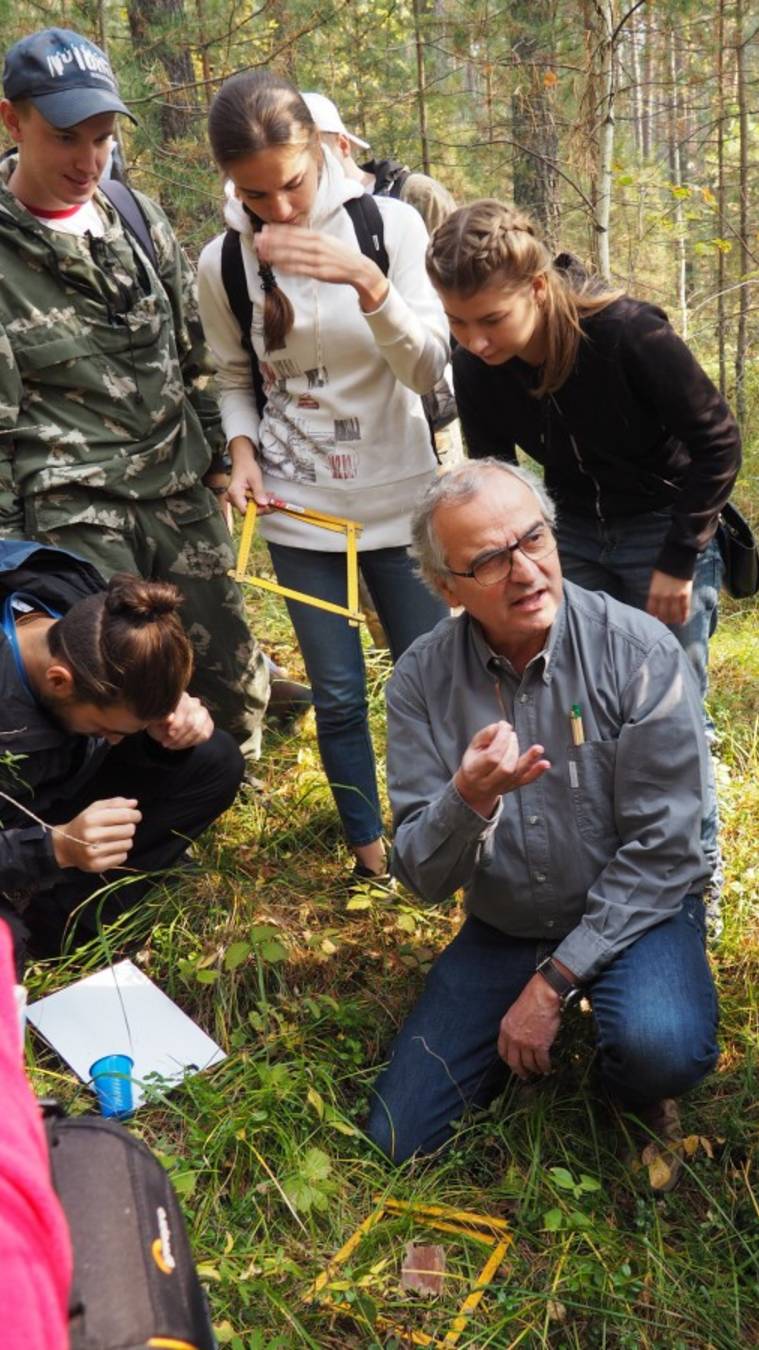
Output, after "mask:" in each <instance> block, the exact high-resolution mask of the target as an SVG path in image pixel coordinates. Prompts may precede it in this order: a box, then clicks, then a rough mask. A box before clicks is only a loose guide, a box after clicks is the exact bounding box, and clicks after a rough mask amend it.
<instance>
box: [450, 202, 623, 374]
mask: <svg viewBox="0 0 759 1350" xmlns="http://www.w3.org/2000/svg"><path fill="white" fill-rule="evenodd" d="M427 272H428V274H429V277H430V280H431V282H432V284H433V286H436V287H437V288H438V290H442V291H451V292H453V293H454V294H456V295H460V296H461V297H462V298H464V299H469V298H470V297H471V296H473V295H475V294H476V292H477V291H479V290H481V289H482V287H484V286H491V285H498V284H500V285H502V286H503V287H504V289H505V290H507V291H510V290H516V289H518V288H519V287H520V286H524V285H527V284H528V283H529V282H531V281H533V280H534V279H535V277H539V276H543V277H545V281H546V290H545V301H544V313H545V338H546V359H545V362H544V363H543V367H542V371H541V379H540V382H539V384H538V387H537V388H536V389H534V390H533V391H532V392H533V393H534V395H535V397H536V398H543V397H545V395H546V394H552V393H554V391H555V390H557V389H560V388H561V386H562V384H563V383H564V381H565V380H566V379H567V377H568V375H569V374H570V371H571V370H572V367H573V366H574V363H575V359H576V357H577V349H578V347H579V345H580V339H581V337H582V335H583V334H582V328H581V326H580V320H581V319H582V318H584V317H585V316H586V315H588V314H595V313H596V312H597V311H598V310H600V309H604V308H605V307H606V305H609V304H611V302H612V301H613V300H618V299H619V297H620V295H622V294H623V292H622V291H621V290H610V289H607V288H605V287H604V285H603V283H602V282H601V281H600V280H599V278H597V277H588V276H587V275H586V274H585V273H584V272H583V271H582V269H581V268H580V267H579V266H576V267H575V268H574V269H572V267H568V268H561V269H560V268H558V267H556V266H555V265H554V262H553V258H552V256H551V253H550V252H549V250H548V247H547V245H546V243H545V241H544V240H543V239H542V238H541V237H540V234H539V233H538V230H537V227H536V226H535V224H534V222H533V221H532V220H531V218H530V217H529V216H528V215H527V214H526V212H524V211H519V210H517V208H516V207H514V206H505V205H504V203H503V202H498V201H495V200H493V199H492V198H485V199H483V200H482V201H478V202H472V204H471V206H462V207H460V208H459V210H458V211H454V212H453V213H452V214H451V215H450V216H448V218H447V219H446V220H444V221H443V223H442V224H441V225H439V226H438V228H437V229H436V230H435V232H434V233H433V235H432V238H431V240H430V243H429V246H428V248H427Z"/></svg>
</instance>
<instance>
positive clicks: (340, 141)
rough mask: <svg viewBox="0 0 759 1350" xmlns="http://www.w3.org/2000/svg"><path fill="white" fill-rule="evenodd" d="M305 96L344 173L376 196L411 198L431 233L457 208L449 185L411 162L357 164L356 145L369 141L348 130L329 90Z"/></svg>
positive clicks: (383, 160)
mask: <svg viewBox="0 0 759 1350" xmlns="http://www.w3.org/2000/svg"><path fill="white" fill-rule="evenodd" d="M303 98H304V100H305V102H306V103H307V104H308V109H309V112H310V113H311V116H312V117H313V119H314V122H315V123H316V126H317V127H318V128H319V132H320V134H321V137H322V140H323V141H326V143H327V145H328V146H329V148H330V150H331V151H332V153H333V154H334V155H336V156H337V158H338V159H339V160H340V163H341V164H342V167H343V173H346V174H347V175H348V177H349V178H356V179H358V181H359V182H360V183H363V185H364V187H365V188H366V191H367V192H371V193H372V194H373V196H375V197H398V198H400V200H401V201H402V202H408V204H409V206H413V207H415V208H416V210H417V211H418V212H419V214H420V216H421V217H422V220H423V221H424V223H425V225H426V226H427V230H428V233H429V234H432V232H433V230H436V229H437V227H438V225H441V224H442V223H443V221H444V220H445V219H446V217H447V216H449V215H450V214H451V211H455V210H456V202H455V200H454V198H453V197H452V196H451V194H450V192H449V191H448V189H447V188H446V187H443V184H442V183H439V182H438V180H437V179H436V178H431V177H430V175H429V174H426V173H414V172H413V171H412V170H411V169H410V168H409V167H408V165H407V164H401V163H399V162H398V161H397V160H394V159H380V160H377V159H371V160H367V162H366V163H365V164H357V163H356V160H355V158H354V155H353V150H354V147H356V146H357V147H358V148H359V149H360V150H368V149H369V143H368V141H363V140H362V139H361V137H360V136H356V135H355V134H354V133H353V132H352V131H348V129H347V127H346V126H345V124H344V122H343V119H342V117H341V116H340V113H339V112H338V110H337V107H336V106H335V104H334V103H333V102H332V99H331V98H327V97H326V95H325V94H311V93H309V94H304V95H303Z"/></svg>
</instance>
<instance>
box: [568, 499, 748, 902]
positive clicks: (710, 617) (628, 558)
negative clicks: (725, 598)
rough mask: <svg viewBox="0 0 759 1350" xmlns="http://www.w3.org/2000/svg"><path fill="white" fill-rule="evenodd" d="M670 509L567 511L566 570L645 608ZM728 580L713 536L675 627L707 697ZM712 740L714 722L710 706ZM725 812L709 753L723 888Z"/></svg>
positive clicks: (707, 845) (709, 821)
mask: <svg viewBox="0 0 759 1350" xmlns="http://www.w3.org/2000/svg"><path fill="white" fill-rule="evenodd" d="M670 520H671V516H670V513H669V512H667V511H652V512H650V513H649V514H647V515H642V516H631V517H629V518H628V519H626V520H613V521H604V522H599V521H596V520H593V519H592V518H589V517H585V516H572V515H567V514H566V513H562V515H561V517H560V519H559V522H558V526H557V535H558V540H559V555H560V557H561V565H562V569H563V572H564V576H565V577H567V579H568V580H569V581H574V582H576V583H577V585H578V586H585V587H586V588H587V589H588V590H590V591H606V593H607V595H613V596H614V598H615V599H617V600H622V601H624V603H625V604H627V605H633V606H634V607H635V608H636V609H645V608H646V600H647V599H648V589H649V585H650V581H651V572H652V570H653V566H654V563H655V561H656V557H657V555H658V552H659V549H660V548H661V545H662V543H663V542H664V538H665V536H666V534H667V532H668V530H669V526H670ZM721 585H722V556H721V554H720V551H719V546H718V544H717V541H716V540H715V539H713V540H712V541H711V543H710V544H709V545H708V546H707V548H706V549H705V550H704V552H703V553H701V554H699V557H698V561H697V563H696V570H695V573H694V576H693V595H692V599H691V608H690V615H689V617H688V619H687V621H686V622H685V623H683V624H673V625H671V626H670V632H672V633H673V634H674V636H675V637H676V638H677V640H678V642H679V643H680V646H681V647H682V648H683V650H684V652H685V653H686V655H687V656H688V659H689V661H690V663H691V665H692V667H693V670H694V672H695V675H696V679H697V680H698V686H699V689H700V691H701V698H702V699H703V698H705V697H706V689H707V677H708V665H709V639H710V637H711V636H712V634H713V633H714V631H715V629H716V627H717V603H718V600H719V592H720V587H721ZM704 725H705V728H706V737H707V740H708V741H712V740H713V739H714V727H713V725H712V723H711V721H710V719H709V717H708V716H707V714H706V712H704ZM718 836H719V816H718V811H717V791H716V786H715V782H714V766H713V765H712V761H711V756H710V758H709V781H708V783H707V798H706V801H705V803H704V817H703V821H702V826H701V844H702V847H703V850H704V853H705V855H706V860H707V863H708V864H709V866H710V867H711V869H712V881H711V888H712V890H713V891H714V892H715V893H718V892H719V889H720V885H721V881H722V860H721V855H720V849H719V838H718Z"/></svg>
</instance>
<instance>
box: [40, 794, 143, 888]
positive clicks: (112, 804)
mask: <svg viewBox="0 0 759 1350" xmlns="http://www.w3.org/2000/svg"><path fill="white" fill-rule="evenodd" d="M141 820H142V812H141V811H138V810H137V800H136V798H134V797H109V798H108V799H107V800H106V801H102V802H92V803H91V804H90V805H89V806H85V808H84V810H83V811H80V812H79V815H78V816H75V817H74V819H73V820H70V821H69V823H68V825H53V826H51V828H50V834H51V836H52V840H53V852H54V854H55V861H56V862H57V864H58V866H59V867H78V868H79V871H80V872H107V871H108V870H109V868H111V867H121V865H122V863H125V862H126V860H127V858H128V856H129V853H130V851H131V848H132V845H133V843H134V835H135V830H136V829H137V826H138V825H139V823H140V821H141Z"/></svg>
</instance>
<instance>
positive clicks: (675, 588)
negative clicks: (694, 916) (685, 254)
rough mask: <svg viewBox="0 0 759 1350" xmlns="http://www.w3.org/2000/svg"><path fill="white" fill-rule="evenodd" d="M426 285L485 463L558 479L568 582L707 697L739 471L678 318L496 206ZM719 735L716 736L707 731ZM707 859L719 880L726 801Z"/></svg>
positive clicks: (720, 412)
mask: <svg viewBox="0 0 759 1350" xmlns="http://www.w3.org/2000/svg"><path fill="white" fill-rule="evenodd" d="M427 270H428V272H429V275H430V278H431V280H432V282H433V285H434V286H435V288H436V289H437V291H438V293H439V295H440V297H441V299H442V301H443V305H444V307H445V309H446V312H447V315H448V320H449V323H450V326H451V332H452V334H453V336H454V337H455V338H456V340H457V343H458V347H457V350H456V352H455V355H454V360H453V371H454V383H455V390H456V398H457V402H458V407H459V413H460V416H461V424H462V428H463V431H464V435H465V438H466V442H467V446H468V449H469V454H470V455H471V456H472V457H473V458H480V457H481V456H484V455H497V456H499V457H500V458H502V459H508V460H511V461H513V462H516V446H517V445H518V446H520V447H521V449H522V450H523V451H526V453H527V454H528V455H530V456H531V457H532V458H533V459H535V460H537V461H538V462H539V463H540V464H542V465H543V466H544V468H545V480H546V486H547V487H548V489H549V490H550V492H551V494H552V496H553V497H554V499H555V501H556V503H557V506H558V512H559V524H558V539H559V551H560V554H561V561H562V567H563V570H564V575H565V576H566V577H567V578H568V579H569V580H570V581H575V582H577V583H578V584H580V585H582V586H587V587H588V588H590V589H592V590H604V591H607V592H608V593H609V594H610V595H613V596H615V597H616V598H617V599H620V600H623V601H625V602H626V603H628V604H631V605H635V606H636V607H638V608H640V609H645V610H647V611H648V613H649V614H653V615H655V616H656V617H657V618H658V619H661V620H662V622H664V623H666V624H667V625H668V626H669V627H670V628H671V630H672V632H673V633H674V634H675V636H676V637H677V638H678V640H679V642H680V643H681V644H682V646H683V647H684V649H685V650H686V652H687V653H688V656H689V657H690V660H691V662H692V665H693V668H694V670H695V673H696V676H697V678H698V681H699V685H700V688H701V692H702V696H703V695H704V694H705V692H706V681H707V661H708V643H709V638H710V636H711V634H712V633H713V632H714V629H715V627H716V623H717V600H718V596H719V588H720V583H721V575H722V564H721V558H720V553H719V548H718V546H717V543H716V540H715V538H714V535H715V530H716V528H717V522H718V518H719V513H720V511H721V509H722V507H723V506H724V505H725V503H726V502H727V499H728V497H729V495H730V490H731V488H732V486H733V483H734V481H735V478H736V475H737V473H738V469H739V466H740V435H739V432H738V427H737V425H736V422H735V419H734V418H733V416H732V414H731V412H730V409H729V408H728V406H727V404H726V403H725V401H724V399H723V398H722V397H721V395H720V393H719V392H718V390H717V389H716V388H715V387H714V385H713V384H712V382H711V380H710V379H709V378H708V376H707V375H706V374H705V372H704V371H703V370H702V369H701V367H700V365H699V364H698V362H697V361H696V360H695V358H694V357H693V355H692V353H691V352H690V351H689V349H688V348H687V346H686V345H685V343H684V342H683V341H682V340H681V339H680V338H679V337H678V336H677V334H676V333H675V331H674V329H673V328H671V326H670V324H669V323H668V321H667V317H666V315H665V314H664V313H663V311H662V310H660V309H658V308H657V307H656V306H655V305H649V304H646V303H645V302H643V301H640V300H634V299H633V298H632V297H630V296H628V295H625V294H624V293H623V292H622V291H619V290H608V289H605V288H604V287H603V285H602V283H600V282H599V281H598V280H597V279H590V278H588V277H587V276H586V274H585V273H584V272H583V271H582V269H581V268H580V267H579V265H578V264H577V263H576V262H575V261H574V260H573V259H572V258H571V257H569V256H568V255H567V254H562V255H561V256H560V257H559V258H557V259H555V260H553V259H552V256H551V254H550V252H549V250H548V248H547V247H546V245H545V243H544V242H543V241H542V240H541V238H540V236H539V234H538V232H537V230H536V228H535V226H534V225H533V223H532V221H531V220H530V218H529V217H528V216H526V215H525V214H524V213H523V212H521V211H517V210H515V209H514V208H512V207H509V206H505V205H503V204H502V203H501V202H497V201H489V200H488V201H479V202H474V203H473V204H472V205H471V206H466V207H462V208H461V209H460V210H458V211H455V212H454V213H453V214H452V215H451V216H449V217H448V219H447V220H446V221H445V222H444V223H443V224H442V225H441V226H439V228H438V229H437V230H436V231H435V233H434V235H433V237H432V240H431V242H430V246H429V249H428V253H427ZM707 726H708V729H709V730H711V728H710V726H709V724H708V723H707ZM710 796H711V800H710V802H708V803H707V806H706V816H705V821H704V833H703V844H704V848H705V851H706V853H707V856H708V857H709V859H710V861H711V862H712V864H713V866H714V867H715V869H716V868H717V867H718V864H719V853H718V848H717V839H716V835H717V824H716V800H715V798H714V793H713V785H712V791H711V794H710Z"/></svg>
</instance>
